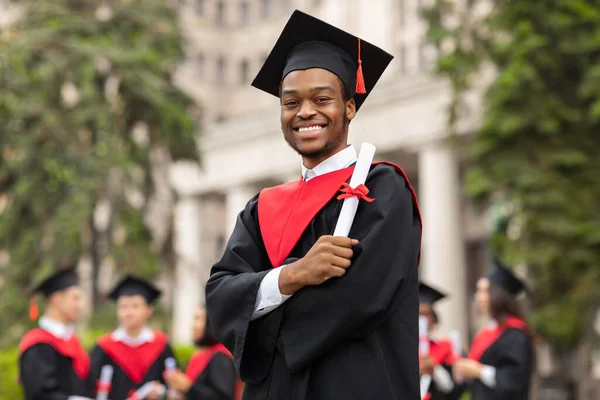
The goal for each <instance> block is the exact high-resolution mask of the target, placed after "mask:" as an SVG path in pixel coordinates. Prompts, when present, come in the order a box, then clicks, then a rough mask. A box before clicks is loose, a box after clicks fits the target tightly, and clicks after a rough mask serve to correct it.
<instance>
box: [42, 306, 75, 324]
mask: <svg viewBox="0 0 600 400" xmlns="http://www.w3.org/2000/svg"><path fill="white" fill-rule="evenodd" d="M44 316H45V317H47V318H50V319H52V320H54V321H56V322H60V323H61V324H63V325H69V324H70V323H71V322H72V321H69V320H68V319H67V318H65V317H64V316H63V315H62V313H61V312H59V311H58V310H57V309H55V308H52V307H48V308H47V309H46V312H45V313H44Z"/></svg>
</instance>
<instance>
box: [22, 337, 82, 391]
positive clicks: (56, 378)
mask: <svg viewBox="0 0 600 400" xmlns="http://www.w3.org/2000/svg"><path fill="white" fill-rule="evenodd" d="M62 353H63V352H61V351H58V350H57V349H56V348H55V347H53V346H52V345H51V344H49V343H37V344H33V345H31V346H27V348H24V349H23V351H22V352H21V355H20V357H19V370H20V371H19V375H20V380H21V384H22V386H23V392H24V398H25V400H67V399H68V398H69V396H83V397H92V396H91V394H92V393H91V388H90V387H89V386H88V384H87V379H86V378H87V376H83V377H82V376H79V375H81V374H79V375H78V374H77V373H76V372H75V369H74V367H73V358H72V357H69V356H65V355H63V354H62Z"/></svg>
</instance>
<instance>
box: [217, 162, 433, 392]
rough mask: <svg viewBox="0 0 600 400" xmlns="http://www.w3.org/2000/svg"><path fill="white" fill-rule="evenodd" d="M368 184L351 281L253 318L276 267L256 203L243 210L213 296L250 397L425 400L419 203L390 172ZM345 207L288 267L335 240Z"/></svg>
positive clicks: (331, 208)
mask: <svg viewBox="0 0 600 400" xmlns="http://www.w3.org/2000/svg"><path fill="white" fill-rule="evenodd" d="M319 178H320V177H317V178H314V179H319ZM311 181H312V180H311ZM311 181H309V182H307V183H310V182H311ZM366 186H367V187H368V189H369V190H370V192H369V197H372V198H375V201H373V202H371V203H368V202H366V201H362V200H361V201H360V203H359V207H358V211H357V213H356V217H355V220H354V223H353V225H352V229H351V231H350V234H349V236H350V237H352V238H355V239H358V240H359V241H360V243H359V244H358V245H357V246H355V247H354V256H353V259H352V265H351V267H350V268H349V269H348V270H347V272H346V274H345V275H344V276H343V277H342V278H339V279H331V280H329V281H327V282H326V283H324V284H322V285H318V286H307V287H305V288H303V289H301V290H300V291H298V292H297V293H295V294H294V295H293V296H292V297H291V298H290V299H289V300H287V301H286V302H285V303H284V304H282V305H281V306H279V307H278V308H276V309H275V310H274V311H272V312H270V313H269V314H267V315H266V316H263V317H261V318H258V319H256V320H253V321H250V318H251V315H252V313H253V310H254V305H255V302H256V295H257V292H258V289H259V286H260V282H261V280H262V279H263V278H264V276H265V275H266V274H267V272H269V271H270V270H271V268H273V265H272V263H271V261H270V259H269V257H268V255H267V252H266V250H265V244H264V242H263V239H262V237H261V230H260V227H259V220H258V212H257V207H258V196H257V197H254V198H253V199H251V200H250V201H249V202H248V204H247V206H246V208H245V209H244V210H243V211H242V212H241V213H240V215H239V217H238V220H237V223H236V227H235V229H234V232H233V234H232V236H231V238H230V240H229V242H228V244H227V247H226V249H225V252H224V255H223V257H222V258H221V260H219V261H218V262H217V263H216V264H215V265H214V266H213V269H212V271H211V277H210V279H209V281H208V284H207V288H206V293H207V309H208V313H209V319H210V320H211V322H212V326H213V328H214V330H215V333H216V336H217V338H218V339H219V340H220V341H221V342H222V343H223V344H224V345H225V346H226V347H227V348H228V349H229V350H230V351H231V352H232V353H233V355H234V361H235V365H236V368H237V370H238V372H239V374H240V376H241V379H242V380H243V381H244V382H246V388H245V392H244V399H248V400H251V399H277V400H287V399H290V400H292V399H294V400H295V399H314V400H319V399H327V400H332V399H356V400H360V399H380V400H388V399H402V400H418V399H419V361H418V308H419V299H418V258H419V251H420V241H421V225H420V216H419V212H418V205H417V204H416V201H414V200H413V196H412V193H411V191H412V189H411V187H410V184H409V183H408V181H407V180H406V179H405V178H404V177H403V176H402V175H401V174H400V173H399V172H398V171H397V170H396V168H395V167H393V166H390V165H387V164H380V165H377V166H375V167H372V169H371V171H370V173H369V176H368V178H367V182H366ZM341 207H342V201H340V200H338V199H337V198H336V197H335V196H332V198H331V199H330V200H329V201H328V202H327V203H326V204H325V206H324V207H322V209H321V210H320V211H319V212H318V213H317V214H316V216H315V217H314V218H313V219H312V221H310V223H309V225H308V227H307V228H306V229H305V230H304V231H303V233H302V235H301V237H300V239H299V240H298V242H297V243H296V245H295V246H294V248H293V250H292V251H291V253H290V254H289V255H288V260H287V261H292V260H295V259H298V258H300V257H303V256H304V255H305V254H306V253H307V252H308V250H309V249H310V248H311V247H312V245H313V244H314V243H315V241H316V240H317V239H318V238H319V237H320V236H322V235H330V234H332V233H333V230H334V227H335V224H336V221H337V218H338V215H339V212H340V209H341ZM262 223H269V221H268V220H267V221H262ZM285 263H286V262H284V263H283V264H285Z"/></svg>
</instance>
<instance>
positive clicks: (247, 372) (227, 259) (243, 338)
mask: <svg viewBox="0 0 600 400" xmlns="http://www.w3.org/2000/svg"><path fill="white" fill-rule="evenodd" d="M257 206H258V196H255V197H254V198H253V199H251V200H250V201H249V202H248V204H247V205H246V208H245V209H244V210H243V211H242V212H241V213H240V215H239V216H238V218H237V221H236V225H235V228H234V230H233V233H232V234H231V237H230V239H229V241H228V243H227V246H226V248H225V251H224V254H223V257H222V258H221V259H220V260H219V261H218V262H217V263H216V264H215V265H214V266H213V268H212V270H211V276H210V278H209V280H208V282H207V284H206V305H207V312H208V317H209V320H210V321H211V325H212V328H213V330H214V333H215V336H216V337H217V339H218V340H219V342H221V343H223V345H224V346H225V347H227V349H229V351H231V353H232V354H233V357H234V364H235V368H236V369H237V370H238V372H239V375H240V377H241V378H242V380H244V381H246V382H259V381H260V380H261V379H263V378H264V377H265V376H266V375H267V373H268V372H269V368H270V364H271V359H272V356H273V354H274V350H275V345H276V340H277V333H278V331H279V323H280V321H281V316H282V310H281V307H279V308H277V309H275V310H274V311H272V312H270V313H269V314H267V315H265V316H264V317H261V318H258V319H255V320H253V321H251V317H252V314H253V312H254V307H255V304H256V296H257V293H258V289H259V287H260V283H261V281H262V279H263V278H264V276H265V275H266V274H267V273H268V272H269V271H270V270H271V263H270V261H269V259H268V256H267V253H266V250H265V247H264V243H263V241H262V238H261V236H260V228H259V225H258V213H257Z"/></svg>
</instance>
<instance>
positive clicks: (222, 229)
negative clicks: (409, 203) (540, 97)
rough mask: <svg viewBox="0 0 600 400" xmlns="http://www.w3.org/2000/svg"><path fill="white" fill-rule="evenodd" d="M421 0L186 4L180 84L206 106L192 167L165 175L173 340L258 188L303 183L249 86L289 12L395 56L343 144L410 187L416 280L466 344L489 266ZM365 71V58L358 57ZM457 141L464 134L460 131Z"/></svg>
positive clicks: (270, 114)
mask: <svg viewBox="0 0 600 400" xmlns="http://www.w3.org/2000/svg"><path fill="white" fill-rule="evenodd" d="M423 6H424V4H423V2H422V0H377V1H375V0H228V1H222V0H220V1H219V0H188V1H187V2H185V3H184V5H183V6H182V9H181V21H182V25H183V29H184V34H185V36H186V38H187V44H186V52H187V60H186V62H185V63H183V65H182V66H181V68H180V70H179V72H178V75H177V82H178V85H179V86H180V87H182V88H183V89H184V90H186V91H187V92H188V93H189V94H190V95H191V96H192V97H194V98H195V99H196V100H197V101H198V102H199V103H200V104H201V106H202V116H201V122H202V126H203V129H202V133H201V135H200V138H199V146H200V148H201V151H202V163H201V166H200V167H198V166H196V165H192V164H186V163H180V164H177V165H175V166H174V167H173V168H172V171H171V178H172V183H173V185H174V187H175V189H176V191H177V192H178V195H179V200H178V204H177V207H176V211H175V215H176V248H177V253H178V263H177V272H176V278H175V279H176V282H175V285H174V288H175V290H174V293H173V294H174V307H173V309H174V319H173V334H174V339H175V340H176V341H179V342H189V341H190V340H191V337H190V334H191V329H190V325H191V319H190V315H192V312H193V309H194V308H195V307H196V305H197V304H198V303H200V302H203V301H204V295H205V294H204V289H203V288H204V284H205V282H206V280H207V279H208V276H209V273H210V268H211V266H212V264H213V263H214V262H215V261H216V260H217V259H218V258H219V257H220V255H221V253H222V250H223V248H224V245H225V243H226V240H227V238H228V237H229V234H230V233H231V230H232V229H233V226H234V224H235V220H236V217H237V215H238V213H239V212H240V211H241V210H242V209H243V208H244V206H245V205H246V202H247V201H248V200H249V199H250V198H251V197H253V196H254V195H256V194H257V193H258V192H259V191H260V190H261V189H262V188H264V187H268V186H272V185H276V184H280V183H284V182H287V181H290V180H292V179H298V177H299V176H300V159H299V157H298V156H297V155H296V154H295V153H294V152H293V151H292V150H291V149H290V148H289V147H288V146H287V144H286V143H285V141H284V140H283V138H282V134H281V128H280V123H279V102H278V99H276V98H274V97H272V96H269V95H267V94H265V93H262V92H260V91H259V90H256V89H254V88H252V87H251V86H250V82H251V80H252V79H253V77H254V76H255V74H256V73H257V71H258V70H259V68H260V66H261V65H262V63H263V61H264V60H265V58H266V56H267V55H268V52H269V51H270V49H271V47H272V45H273V44H274V43H275V41H276V40H277V37H278V35H279V33H280V32H281V30H282V28H283V26H284V25H285V23H286V22H287V20H288V18H289V16H290V15H291V12H292V11H293V10H294V9H300V10H302V11H305V12H307V13H309V14H312V15H314V16H316V17H318V18H321V19H323V20H325V21H327V22H329V23H331V24H334V25H336V26H338V27H340V28H342V29H344V30H347V31H349V32H351V33H353V34H355V35H357V36H359V37H362V38H363V39H364V40H367V41H369V42H371V43H373V44H375V45H378V46H380V47H382V48H383V49H385V50H387V51H388V52H390V53H392V54H393V55H394V56H395V58H394V60H393V61H392V63H391V64H390V67H389V69H388V70H387V71H386V73H385V74H384V75H383V77H382V78H381V80H380V82H379V84H378V86H377V87H376V88H375V89H374V90H373V91H372V94H371V95H370V96H369V99H368V101H367V102H365V104H364V106H363V107H362V108H361V110H360V112H359V113H358V114H357V117H356V119H355V120H354V121H353V122H352V126H351V128H350V141H351V143H352V144H353V145H354V146H355V147H356V149H357V150H359V148H360V145H361V143H363V142H368V143H372V144H374V145H375V146H376V147H377V153H376V158H377V159H385V160H388V161H392V162H396V163H397V164H399V165H400V166H402V167H403V169H404V170H405V171H406V173H407V175H408V176H409V178H410V180H411V182H412V184H413V186H414V187H415V189H416V190H417V193H418V197H419V201H420V207H421V212H422V215H423V221H424V231H423V242H422V262H421V278H422V279H423V280H424V281H426V282H428V283H430V284H432V285H434V286H436V287H439V288H441V289H443V290H444V291H447V292H448V293H449V294H450V297H449V298H448V299H447V300H444V301H443V302H441V303H440V305H439V313H440V317H441V321H442V328H443V329H442V330H443V332H445V333H447V332H448V331H449V330H450V329H459V330H460V331H461V332H462V333H463V337H464V341H465V344H466V341H467V340H468V335H469V334H470V329H469V327H470V326H471V324H472V318H471V314H472V313H471V308H472V307H471V306H470V305H471V298H472V294H473V292H474V286H475V281H476V279H477V277H478V276H480V274H481V273H482V271H483V269H484V268H485V256H484V245H483V238H484V236H485V234H486V229H487V228H486V224H485V219H484V218H483V216H482V215H480V214H478V213H476V212H475V211H474V208H473V206H472V205H471V204H470V202H469V200H468V199H467V197H466V196H464V195H463V184H462V177H463V174H464V170H465V168H466V167H467V165H466V164H465V160H464V159H463V157H461V153H462V148H463V144H461V143H463V142H464V140H462V139H464V138H468V136H469V135H468V133H469V132H470V131H471V128H472V127H473V126H475V123H476V115H475V114H474V115H473V116H472V118H471V120H466V121H465V122H464V126H463V127H462V129H461V130H462V131H463V132H465V135H464V138H460V139H461V140H456V139H457V138H453V139H454V140H451V138H448V137H447V136H448V135H447V134H446V118H447V117H446V111H445V110H446V107H447V104H448V101H449V98H450V92H449V89H448V87H447V85H446V84H445V83H444V82H443V81H441V80H439V79H436V78H435V77H434V76H433V74H432V73H431V70H432V66H433V63H434V62H435V57H436V53H435V50H434V48H432V47H431V46H430V45H428V44H427V40H426V38H425V29H426V28H425V24H424V22H423V21H422V20H421V19H420V17H419V10H420V9H421V7H423ZM363 68H365V69H366V68H368V60H363ZM461 136H462V135H461Z"/></svg>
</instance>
